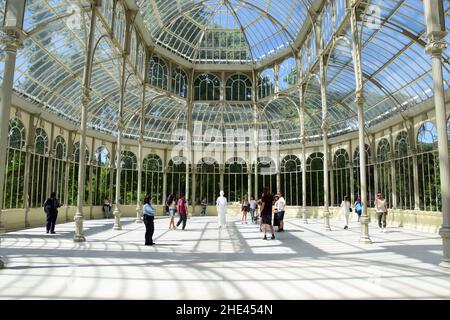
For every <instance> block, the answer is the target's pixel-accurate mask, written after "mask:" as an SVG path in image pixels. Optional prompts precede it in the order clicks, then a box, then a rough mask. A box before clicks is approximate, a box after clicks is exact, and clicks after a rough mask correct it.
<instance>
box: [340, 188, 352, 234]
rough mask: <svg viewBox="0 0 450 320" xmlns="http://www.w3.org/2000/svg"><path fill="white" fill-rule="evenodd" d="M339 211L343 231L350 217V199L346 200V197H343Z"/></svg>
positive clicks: (346, 227)
mask: <svg viewBox="0 0 450 320" xmlns="http://www.w3.org/2000/svg"><path fill="white" fill-rule="evenodd" d="M341 210H342V215H343V216H344V219H345V226H344V229H348V218H349V216H350V199H349V198H348V196H345V197H344V201H342V203H341Z"/></svg>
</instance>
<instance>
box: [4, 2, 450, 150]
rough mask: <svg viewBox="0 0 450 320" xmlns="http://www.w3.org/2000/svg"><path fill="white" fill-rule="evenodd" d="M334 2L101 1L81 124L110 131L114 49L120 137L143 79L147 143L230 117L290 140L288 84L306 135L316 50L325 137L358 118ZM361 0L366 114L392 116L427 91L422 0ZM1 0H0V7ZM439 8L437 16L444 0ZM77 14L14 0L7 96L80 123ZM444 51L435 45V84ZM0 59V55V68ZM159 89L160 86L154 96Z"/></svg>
mask: <svg viewBox="0 0 450 320" xmlns="http://www.w3.org/2000/svg"><path fill="white" fill-rule="evenodd" d="M347 2H348V1H345V0H334V1H322V0H315V1H312V0H287V1H286V0H178V1H177V0H136V1H134V0H123V1H122V0H103V1H101V3H100V5H99V7H98V8H96V16H97V19H96V24H95V41H96V43H97V46H96V51H95V54H94V57H93V61H94V65H93V69H92V76H91V84H90V102H89V107H88V127H89V128H91V129H93V130H97V131H100V132H103V133H107V134H110V135H113V136H115V135H117V128H118V123H119V107H120V101H121V99H120V92H121V81H120V79H121V76H122V64H123V62H125V69H124V70H125V76H126V82H125V91H124V92H125V94H124V97H123V101H124V103H123V114H122V118H123V121H124V123H125V130H124V135H125V136H126V137H127V138H131V139H137V138H138V136H139V128H140V112H139V111H140V110H141V106H142V84H143V83H145V101H144V104H145V105H146V107H145V116H144V124H145V125H144V128H145V132H144V139H145V140H146V141H149V142H155V143H163V144H171V143H174V142H175V140H173V139H172V137H171V136H172V133H173V132H174V130H175V129H181V128H184V129H186V128H187V127H188V125H187V124H188V121H189V120H190V119H192V121H193V122H196V121H201V122H202V124H203V128H204V130H207V129H208V128H216V129H218V130H221V131H222V132H223V135H224V136H225V131H226V130H227V129H231V128H234V129H246V128H259V129H277V130H279V140H280V142H281V143H282V144H295V143H298V142H299V141H300V120H299V104H300V87H303V89H304V98H305V109H304V110H305V121H304V126H305V135H306V139H307V141H314V140H320V139H321V138H322V137H323V130H322V123H323V119H322V96H321V88H320V87H321V86H320V70H319V69H320V68H319V59H320V58H321V57H324V61H325V62H324V64H325V65H324V72H325V82H326V102H327V110H328V116H327V123H328V128H329V130H328V136H329V137H339V136H341V135H343V134H346V133H351V132H354V131H356V130H357V128H358V123H357V112H356V110H357V107H356V104H355V102H354V101H355V91H356V87H355V71H354V65H353V57H352V48H351V43H352V33H351V28H350V23H349V19H348V17H349V10H348V9H349V8H347ZM332 4H333V5H332ZM369 4H371V5H377V6H379V7H380V17H379V25H378V27H377V28H371V27H369V26H368V25H367V23H366V20H365V19H363V18H358V20H357V29H358V30H359V31H358V32H359V39H360V41H361V69H362V82H363V85H364V95H365V104H364V111H365V113H364V116H365V121H366V127H370V126H374V125H376V124H379V123H381V122H383V121H385V120H387V119H390V118H392V117H393V116H396V115H401V116H404V115H405V114H406V113H407V111H408V110H409V109H410V108H412V107H414V106H416V105H418V104H420V103H422V102H424V101H425V100H427V99H429V98H431V97H432V95H433V90H432V87H433V82H432V77H431V75H430V71H431V61H430V59H428V57H427V56H426V55H424V54H423V52H424V48H425V44H426V41H427V40H426V35H425V25H424V22H423V21H424V17H423V3H422V1H417V0H385V1H381V0H380V1H379V0H373V1H368V2H367V3H366V2H362V4H361V6H362V9H361V12H362V13H364V10H367V6H368V5H369ZM4 6H5V0H0V19H3V15H4ZM74 6H76V7H78V8H80V6H81V8H84V9H81V10H80V9H78V12H75V15H73V14H71V12H70V11H68V8H73V7H74ZM444 7H445V8H444V11H445V19H446V22H447V26H449V25H450V10H449V8H450V4H449V2H444ZM364 8H365V9H364ZM91 14H92V12H91V11H90V10H89V9H86V3H85V2H84V1H78V0H76V1H75V0H59V1H45V0H28V1H27V5H26V10H25V21H24V40H23V49H20V50H19V51H18V55H17V63H16V71H15V75H14V91H15V92H16V94H17V95H18V96H20V97H21V98H22V99H24V100H27V101H28V102H30V103H31V104H33V105H35V106H37V107H38V108H41V109H43V110H47V111H49V112H51V113H53V114H55V115H56V116H58V117H60V118H63V119H65V120H68V121H70V122H72V123H73V124H74V125H75V127H76V126H79V124H80V122H81V96H82V85H83V71H84V67H85V53H86V50H87V46H86V43H87V35H88V33H89V21H90V17H91ZM313 17H314V18H313ZM317 17H320V19H318V18H317ZM448 37H449V36H447V39H448ZM322 49H323V55H322ZM449 50H450V49H449V48H447V49H446V51H445V54H444V70H443V71H444V88H445V89H448V87H449V82H450V67H449V63H448V62H449V59H448V56H449ZM123 54H125V56H126V58H125V59H123ZM3 68H4V64H3V62H2V61H0V76H1V75H3ZM1 81H2V79H0V83H1ZM161 94H164V95H166V96H165V97H164V98H161V99H156V100H155V99H154V97H156V96H158V95H161ZM255 109H256V114H255ZM189 115H191V117H188V116H189ZM202 134H203V133H201V134H199V135H198V136H199V137H201V135H202Z"/></svg>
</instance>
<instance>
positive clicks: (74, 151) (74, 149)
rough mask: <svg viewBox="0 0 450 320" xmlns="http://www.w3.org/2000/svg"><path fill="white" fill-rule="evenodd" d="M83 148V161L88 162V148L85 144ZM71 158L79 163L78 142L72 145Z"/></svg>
mask: <svg viewBox="0 0 450 320" xmlns="http://www.w3.org/2000/svg"><path fill="white" fill-rule="evenodd" d="M84 149H85V151H84V152H85V153H84V159H85V163H86V164H88V163H89V148H88V147H87V146H86V145H85V146H84ZM73 160H74V161H75V162H76V163H80V142H76V143H75V144H74V145H73Z"/></svg>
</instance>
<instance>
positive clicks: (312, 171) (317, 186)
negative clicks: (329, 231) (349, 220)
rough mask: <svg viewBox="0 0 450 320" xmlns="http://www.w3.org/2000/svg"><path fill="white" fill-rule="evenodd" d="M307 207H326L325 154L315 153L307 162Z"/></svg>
mask: <svg viewBox="0 0 450 320" xmlns="http://www.w3.org/2000/svg"><path fill="white" fill-rule="evenodd" d="M306 179H307V180H306V186H307V188H308V189H309V190H307V192H308V195H307V196H306V205H308V206H322V205H324V187H323V183H324V179H323V153H321V152H314V153H313V154H311V155H310V156H309V157H308V159H307V160H306Z"/></svg>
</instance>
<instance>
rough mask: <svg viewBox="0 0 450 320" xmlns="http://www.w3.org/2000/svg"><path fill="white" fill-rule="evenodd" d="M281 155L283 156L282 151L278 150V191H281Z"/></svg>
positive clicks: (276, 161)
mask: <svg viewBox="0 0 450 320" xmlns="http://www.w3.org/2000/svg"><path fill="white" fill-rule="evenodd" d="M280 157H281V155H280V151H279V150H278V156H277V159H275V163H276V164H277V167H276V172H277V188H276V190H277V193H278V192H281V165H280V162H281V161H280ZM285 196H286V195H285Z"/></svg>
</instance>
